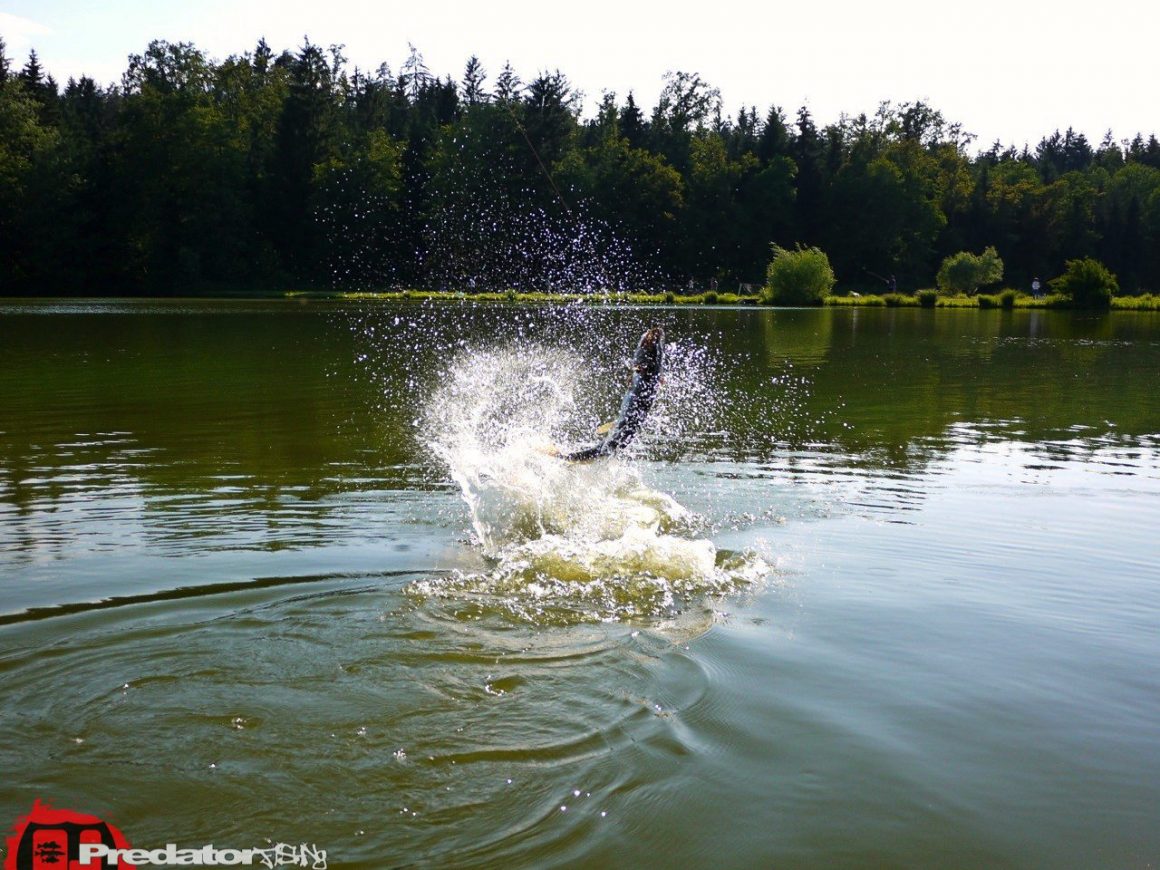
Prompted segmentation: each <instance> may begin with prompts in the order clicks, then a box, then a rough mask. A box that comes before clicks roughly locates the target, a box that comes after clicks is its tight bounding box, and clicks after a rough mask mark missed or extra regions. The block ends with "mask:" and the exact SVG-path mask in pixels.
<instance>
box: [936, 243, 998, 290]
mask: <svg viewBox="0 0 1160 870" xmlns="http://www.w3.org/2000/svg"><path fill="white" fill-rule="evenodd" d="M1002 279H1003V261H1002V260H1001V259H999V254H998V252H997V251H996V250H995V249H994V248H985V249H984V250H983V253H981V254H972V253H971V252H970V251H959V252H958V253H957V254H951V255H950V256H949V257H947V258H946V259H945V260H943V261H942V266H940V267H939V270H938V277H937V278H935V281H936V282H937V283H938V287H939V290H941V291H943V293H948V294H954V293H968V294H969V293H975V292H976V291H978V289H979V288H980V287H984V286H986V285H987V284H994V283H995V282H996V281H1001V280H1002Z"/></svg>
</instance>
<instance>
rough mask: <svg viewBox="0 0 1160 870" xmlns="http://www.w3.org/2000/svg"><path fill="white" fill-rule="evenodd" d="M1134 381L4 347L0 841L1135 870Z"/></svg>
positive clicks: (763, 338) (937, 330)
mask: <svg viewBox="0 0 1160 870" xmlns="http://www.w3.org/2000/svg"><path fill="white" fill-rule="evenodd" d="M653 322H657V323H660V324H662V325H663V326H664V328H665V330H666V340H667V341H668V342H669V345H668V353H667V357H668V368H667V374H666V381H665V384H664V385H663V386H662V388H661V395H660V398H659V400H658V405H657V408H656V409H655V411H654V413H653V415H652V417H650V419H649V421H648V425H647V426H646V427H645V431H644V432H643V433H642V435H641V436H640V437H639V438H638V439H637V441H636V442H634V443H633V444H632V446H631V449H630V450H629V451H628V452H627V453H626V454H625V455H623V456H618V457H616V458H614V459H610V460H601V461H598V462H595V463H591V464H569V463H565V462H562V461H561V460H559V459H557V458H555V457H553V456H552V455H550V454H551V451H552V449H553V447H562V448H564V449H567V448H569V447H571V446H573V445H584V444H586V443H591V442H592V441H593V440H594V439H595V438H596V435H595V434H594V432H595V429H596V427H597V426H598V425H599V424H600V423H601V422H603V421H604V420H608V419H611V416H613V415H614V414H615V411H616V407H617V404H618V402H619V398H620V393H621V392H622V391H623V389H624V383H625V368H624V360H625V359H626V358H627V357H628V356H629V355H630V354H631V351H632V348H633V346H634V344H635V341H636V339H637V338H638V337H639V335H640V333H641V331H642V330H643V329H644V328H645V327H646V326H647V325H649V324H650V323H653ZM1158 375H1160V316H1158V315H1154V314H1146V313H1113V314H1104V315H1086V314H1076V313H1069V312H1052V311H975V310H936V311H931V310H924V309H841V310H839V309H810V310H789V309H786V310H768V309H756V308H736V309H733V308H710V307H705V308H701V307H697V308H681V307H673V308H632V307H601V306H594V307H590V308H582V307H577V306H560V307H543V306H541V307H525V306H516V305H511V306H508V305H498V304H495V305H487V306H474V305H471V304H468V303H463V304H460V305H420V304H418V303H414V304H399V305H386V304H374V303H361V304H357V305H356V304H351V303H337V302H297V301H274V302H263V301H244V300H239V301H221V302H217V301H215V302H201V301H181V300H173V301H123V300H113V301H86V300H56V301H53V300H48V301H21V300H7V301H3V302H0V594H2V596H3V597H2V599H0V685H2V687H3V688H2V690H0V691H2V695H0V698H2V700H3V705H2V707H0V733H2V734H3V740H2V742H0V759H2V769H3V771H4V774H5V775H4V787H3V790H2V791H0V819H2V820H4V824H5V825H8V824H10V823H14V822H15V820H16V819H17V817H18V816H22V815H24V814H26V813H27V812H28V811H29V810H30V809H31V808H32V805H33V803H34V801H35V800H37V799H40V800H44V801H48V802H50V803H52V804H53V805H54V806H57V807H62V808H69V809H74V810H77V811H80V812H85V813H92V814H95V815H97V816H99V817H100V818H102V819H104V820H105V821H107V822H110V823H112V824H114V825H116V826H117V827H118V828H119V829H120V830H121V831H123V832H125V834H126V836H127V837H128V838H129V840H130V842H132V844H133V845H134V846H141V847H145V848H160V847H163V846H164V845H165V844H166V843H168V842H176V843H177V844H178V845H179V846H182V847H190V848H199V847H201V846H202V845H204V844H208V843H213V844H216V845H217V846H219V847H226V846H229V847H236V848H249V847H262V846H265V845H268V844H270V843H278V842H284V843H292V844H297V843H306V844H314V845H316V846H317V847H318V848H320V849H325V850H326V852H327V861H328V864H329V866H342V867H384V866H400V865H411V864H419V865H426V866H535V867H549V866H569V867H577V866H593V867H596V866H656V867H667V866H680V867H749V866H866V865H875V866H924V867H925V866H955V867H958V866H989V867H991V866H1009V867H1043V866H1072V867H1093V866H1101V867H1144V866H1154V865H1155V863H1156V862H1157V860H1160V826H1157V824H1156V808H1157V806H1160V728H1158V727H1157V723H1160V668H1157V665H1156V662H1157V659H1158V658H1160V568H1158V567H1157V561H1158V558H1157V557H1158V556H1160V548H1158V546H1157V543H1156V540H1157V537H1156V536H1157V529H1158V528H1160V390H1158V389H1157V388H1158V387H1160V377H1158Z"/></svg>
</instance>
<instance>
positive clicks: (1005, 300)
mask: <svg viewBox="0 0 1160 870" xmlns="http://www.w3.org/2000/svg"><path fill="white" fill-rule="evenodd" d="M1018 295H1019V294H1018V292H1016V291H1015V290H1004V291H1003V292H1002V293H1000V294H999V304H1000V305H1001V306H1002V307H1003V308H1014V307H1015V297H1016V296H1018Z"/></svg>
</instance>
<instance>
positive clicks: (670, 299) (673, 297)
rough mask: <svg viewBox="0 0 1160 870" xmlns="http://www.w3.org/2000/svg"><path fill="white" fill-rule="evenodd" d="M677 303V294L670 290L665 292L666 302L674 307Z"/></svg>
mask: <svg viewBox="0 0 1160 870" xmlns="http://www.w3.org/2000/svg"><path fill="white" fill-rule="evenodd" d="M676 301H677V294H676V293H674V292H673V291H672V290H668V291H666V292H665V302H667V303H669V304H670V305H672V304H673V303H674V302H676Z"/></svg>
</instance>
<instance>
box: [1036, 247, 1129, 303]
mask: <svg viewBox="0 0 1160 870" xmlns="http://www.w3.org/2000/svg"><path fill="white" fill-rule="evenodd" d="M1048 283H1049V284H1050V285H1051V286H1052V287H1053V288H1054V289H1055V291H1056V292H1057V293H1060V294H1062V295H1064V296H1068V297H1070V298H1071V301H1072V303H1073V304H1074V305H1075V306H1076V307H1077V308H1108V307H1110V306H1111V304H1112V296H1114V295H1115V294H1116V293H1118V292H1119V291H1120V285H1119V283H1118V282H1117V281H1116V276H1115V275H1113V274H1112V273H1111V272H1110V271H1108V267H1107V266H1105V265H1104V264H1103V263H1101V262H1100V261H1099V260H1094V259H1092V258H1091V257H1084V258H1083V259H1082V260H1068V261H1067V263H1065V268H1064V271H1063V274H1062V275H1060V276H1059V277H1058V278H1052V279H1051V280H1050V281H1049V282H1048Z"/></svg>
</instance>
